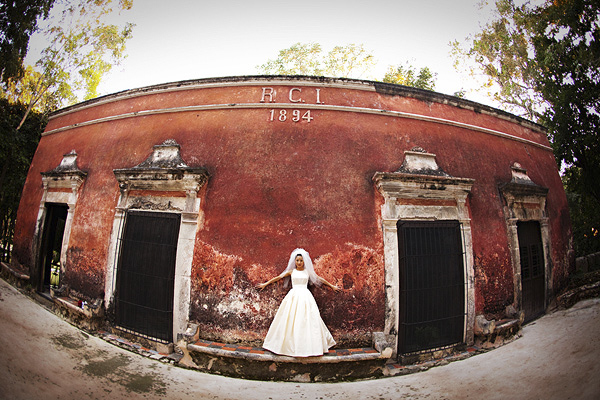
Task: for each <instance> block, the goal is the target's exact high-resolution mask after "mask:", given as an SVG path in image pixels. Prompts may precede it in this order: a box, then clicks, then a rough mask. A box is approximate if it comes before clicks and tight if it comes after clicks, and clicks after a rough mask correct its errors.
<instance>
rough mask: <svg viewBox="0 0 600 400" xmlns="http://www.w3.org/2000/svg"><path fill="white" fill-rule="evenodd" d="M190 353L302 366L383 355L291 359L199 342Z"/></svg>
mask: <svg viewBox="0 0 600 400" xmlns="http://www.w3.org/2000/svg"><path fill="white" fill-rule="evenodd" d="M187 350H188V351H195V352H200V353H206V354H210V355H215V356H223V357H231V358H244V359H247V360H255V361H264V362H278V363H300V364H331V363H340V362H344V361H365V360H377V359H381V358H382V357H381V353H379V352H378V351H377V350H375V349H372V348H360V349H342V350H330V351H329V353H326V354H324V355H322V356H315V357H290V356H282V355H278V354H274V353H271V352H270V351H268V350H265V349H263V348H259V347H248V346H237V345H228V344H223V343H217V342H211V341H207V340H198V341H196V342H195V343H190V344H188V345H187Z"/></svg>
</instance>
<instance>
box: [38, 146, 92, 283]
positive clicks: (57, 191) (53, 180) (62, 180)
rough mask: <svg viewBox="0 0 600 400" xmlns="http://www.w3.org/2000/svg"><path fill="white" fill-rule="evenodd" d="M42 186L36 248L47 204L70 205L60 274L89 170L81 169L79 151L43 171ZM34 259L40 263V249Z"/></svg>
mask: <svg viewBox="0 0 600 400" xmlns="http://www.w3.org/2000/svg"><path fill="white" fill-rule="evenodd" d="M41 175H42V187H43V189H44V192H43V194H42V200H41V202H40V208H39V211H38V216H37V223H36V230H35V234H34V238H35V240H34V242H35V243H37V245H36V246H34V247H35V248H38V247H39V245H40V243H41V236H42V232H43V229H44V221H45V220H46V211H47V208H46V204H47V203H59V204H66V205H67V206H68V212H67V220H66V222H65V230H64V233H63V241H62V246H61V251H60V265H61V271H60V275H61V276H62V274H64V272H65V271H64V268H65V262H66V256H67V248H68V247H69V238H70V236H71V226H72V224H73V214H74V213H75V205H76V204H77V199H78V197H79V189H80V188H81V186H82V185H83V183H84V182H85V178H86V177H87V172H84V171H82V170H80V169H79V167H78V166H77V153H76V152H75V150H71V152H69V153H67V154H65V155H64V156H63V159H62V160H61V162H60V164H59V165H58V166H57V167H56V168H54V169H53V170H51V171H48V172H42V173H41ZM33 259H34V260H35V264H36V265H37V264H38V263H39V251H35V254H34V257H33Z"/></svg>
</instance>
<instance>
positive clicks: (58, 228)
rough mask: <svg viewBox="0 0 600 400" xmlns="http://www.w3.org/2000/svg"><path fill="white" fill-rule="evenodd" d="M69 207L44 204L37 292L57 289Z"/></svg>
mask: <svg viewBox="0 0 600 400" xmlns="http://www.w3.org/2000/svg"><path fill="white" fill-rule="evenodd" d="M68 211H69V207H68V206H67V205H66V204H55V203H46V219H45V220H44V230H43V233H42V245H41V247H40V263H39V267H38V276H37V290H38V291H40V292H48V291H49V290H50V285H52V286H54V287H57V286H58V278H59V276H60V256H61V250H62V242H63V235H64V233H65V225H66V222H67V214H68Z"/></svg>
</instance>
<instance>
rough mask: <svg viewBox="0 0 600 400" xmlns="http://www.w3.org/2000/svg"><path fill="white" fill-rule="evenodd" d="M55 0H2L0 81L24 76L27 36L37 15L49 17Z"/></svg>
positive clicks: (35, 25) (29, 34) (34, 28)
mask: <svg viewBox="0 0 600 400" xmlns="http://www.w3.org/2000/svg"><path fill="white" fill-rule="evenodd" d="M53 3H54V0H18V1H17V0H12V1H10V0H3V1H2V2H1V3H0V81H1V82H3V83H5V84H6V83H8V81H9V80H11V79H19V78H21V77H22V76H23V60H24V59H25V56H26V55H27V50H28V46H29V38H30V37H31V35H32V34H33V33H34V32H35V30H36V29H37V24H38V19H39V18H44V19H45V18H48V13H49V11H50V8H51V7H52V4H53Z"/></svg>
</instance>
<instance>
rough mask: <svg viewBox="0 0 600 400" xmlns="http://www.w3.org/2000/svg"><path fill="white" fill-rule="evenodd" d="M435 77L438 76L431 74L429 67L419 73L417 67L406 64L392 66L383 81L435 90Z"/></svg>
mask: <svg viewBox="0 0 600 400" xmlns="http://www.w3.org/2000/svg"><path fill="white" fill-rule="evenodd" d="M435 77H436V74H434V73H433V72H431V70H430V69H429V68H428V67H423V68H421V69H420V70H419V71H418V72H417V70H416V69H415V67H413V66H412V65H409V64H406V65H405V66H404V65H399V66H397V67H393V66H390V67H389V68H388V70H387V72H386V74H385V76H384V77H383V81H384V82H386V83H396V84H398V85H404V86H412V87H416V88H420V89H427V90H435Z"/></svg>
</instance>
